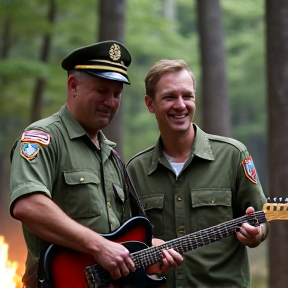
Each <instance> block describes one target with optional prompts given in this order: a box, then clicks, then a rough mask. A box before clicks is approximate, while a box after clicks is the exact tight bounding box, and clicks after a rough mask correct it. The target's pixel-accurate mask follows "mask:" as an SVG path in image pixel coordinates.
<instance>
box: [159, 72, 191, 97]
mask: <svg viewBox="0 0 288 288" xmlns="http://www.w3.org/2000/svg"><path fill="white" fill-rule="evenodd" d="M179 90H185V91H190V92H191V93H195V92H194V83H193V79H192V77H191V75H190V73H189V72H188V71H187V70H181V71H175V72H167V73H165V74H164V75H163V76H162V77H161V78H160V80H159V81H158V83H157V84H156V86H155V91H156V93H160V94H164V93H168V92H171V91H179Z"/></svg>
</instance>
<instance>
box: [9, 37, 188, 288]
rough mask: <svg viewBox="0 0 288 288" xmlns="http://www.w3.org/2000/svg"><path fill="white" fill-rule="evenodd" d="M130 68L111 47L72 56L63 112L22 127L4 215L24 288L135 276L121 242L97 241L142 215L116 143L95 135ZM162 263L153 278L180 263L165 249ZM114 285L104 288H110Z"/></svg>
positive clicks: (117, 47)
mask: <svg viewBox="0 0 288 288" xmlns="http://www.w3.org/2000/svg"><path fill="white" fill-rule="evenodd" d="M130 62H131V56H130V53H129V52H128V50H127V49H126V48H125V47H124V46H123V45H122V44H121V43H119V42H116V41H104V42H100V43H96V44H92V45H89V46H85V47H81V48H79V49H76V50H75V51H73V52H72V53H71V54H69V55H68V56H67V57H66V58H65V59H64V60H63V61H62V67H63V69H65V70H66V71H68V79H67V91H68V92H67V101H66V104H65V105H64V106H62V107H61V109H60V110H59V111H58V112H57V113H55V114H54V115H52V116H50V117H48V118H45V119H42V120H39V121H37V122H35V123H33V124H31V125H29V126H28V127H27V128H26V129H25V131H24V132H23V133H22V136H21V137H20V138H19V139H17V141H16V142H15V144H14V147H13V149H12V151H11V161H12V164H11V178H10V189H11V202H10V211H11V215H12V216H13V217H14V218H16V219H18V220H20V221H21V222H22V224H23V233H24V237H25V241H26V245H27V249H28V255H27V261H26V272H25V275H24V277H23V282H24V286H25V287H27V288H38V285H40V283H39V282H41V281H43V277H44V278H47V277H48V278H49V276H50V278H51V274H54V278H52V279H48V280H47V279H45V280H46V282H47V281H49V285H51V282H53V283H54V285H55V287H57V288H67V287H69V288H73V287H77V288H78V287H88V286H86V285H88V280H89V281H91V282H93V285H95V287H98V284H99V285H100V284H101V287H104V284H103V283H101V281H100V283H97V281H98V282H99V279H98V278H101V277H100V276H101V275H102V274H101V275H99V274H100V273H99V274H96V276H94V274H92V276H91V275H90V276H89V275H88V276H87V275H85V273H84V268H86V266H91V265H92V264H95V263H97V264H99V265H100V266H101V267H102V268H104V270H106V272H107V271H108V272H109V273H110V276H111V278H112V279H111V280H115V279H119V278H121V279H122V280H123V279H124V280H123V281H124V284H125V283H128V282H126V280H125V279H126V278H123V276H127V275H128V274H130V273H131V272H134V271H135V269H136V268H139V267H136V265H135V263H134V258H133V260H132V257H131V255H130V251H129V249H128V248H126V247H125V246H124V245H121V244H120V243H118V242H123V239H125V237H124V236H123V235H121V237H120V238H119V240H118V238H117V237H116V239H115V241H111V240H110V239H111V238H107V237H104V236H103V235H105V234H106V235H110V236H111V234H113V232H114V231H115V230H117V229H118V228H119V227H120V226H121V225H122V224H123V223H126V222H127V221H128V220H129V219H130V218H131V217H132V216H138V215H140V216H141V215H142V216H143V215H144V213H142V212H143V211H142V207H141V204H140V202H139V201H138V198H137V195H136V193H135V191H131V190H128V188H127V187H129V181H128V183H127V180H126V177H125V166H124V165H123V164H122V162H121V159H120V158H119V156H118V155H117V154H116V152H115V151H114V149H113V147H114V146H115V143H112V142H110V141H109V140H107V139H106V138H105V136H104V134H103V133H102V132H101V129H103V128H104V127H106V126H107V125H108V124H109V123H110V121H111V120H112V118H113V117H114V115H115V113H116V112H117V110H118V108H119V105H120V100H121V95H122V93H123V84H130V80H129V78H128V74H127V67H128V66H129V65H130ZM144 216H145V215H144ZM144 219H146V218H144ZM129 223H130V222H129ZM149 228H150V226H148V229H149ZM148 232H149V231H148ZM112 236H113V235H112ZM121 239H122V240H121ZM112 240H113V237H112ZM117 240H118V241H117ZM131 240H133V239H131ZM150 240H151V239H150ZM150 242H151V241H150ZM51 243H53V244H56V246H52V247H58V248H54V250H51V251H54V252H53V253H52V252H51V253H50V254H48V255H52V256H49V257H48V256H45V257H44V260H45V261H46V262H45V265H44V268H43V263H42V261H40V260H39V258H40V259H42V251H45V249H47V247H51V246H50V244H51ZM59 247H63V249H61V248H59ZM64 247H65V249H64ZM67 248H69V249H67ZM55 249H56V250H55ZM57 249H58V250H57ZM48 251H50V248H49V249H48ZM55 251H57V253H56V256H55V255H54V254H55ZM58 252H59V253H58ZM45 255H46V254H45ZM88 256H89V257H88ZM51 257H52V258H51ZM162 257H163V261H162V262H161V261H159V263H158V264H157V265H156V266H157V267H158V268H157V267H155V269H156V270H155V271H157V273H162V272H165V271H167V270H168V269H169V267H170V265H172V266H176V265H178V264H179V263H180V262H181V261H182V260H183V258H182V256H181V255H180V254H178V253H177V252H175V251H174V250H172V249H168V250H164V251H162ZM51 259H52V260H53V261H52V260H51ZM86 259H88V260H87V261H86ZM160 262H161V263H160ZM55 263H58V265H57V266H54V264H55ZM59 263H60V264H59ZM47 265H48V268H47ZM49 265H51V266H52V268H51V267H50V266H49ZM55 265H56V264H55ZM67 266H68V267H71V270H70V271H69V270H68V268H67ZM78 267H79V269H78ZM72 268H73V269H72ZM144 268H145V267H144ZM43 269H44V272H43ZM47 269H48V270H47ZM157 269H158V270H157ZM67 270H68V271H67ZM89 271H93V269H92V270H89ZM55 273H56V274H57V277H55ZM145 276H146V275H145ZM52 277H53V276H52ZM86 277H87V279H86ZM86 280H87V282H86ZM127 281H128V280H127ZM46 282H45V285H48V283H46ZM113 283H114V282H113V281H112V283H108V284H107V285H106V284H105V285H106V286H107V287H108V286H109V285H110V284H111V285H110V286H109V287H114V286H113V285H114V284H113ZM41 285H44V283H43V282H42V284H41ZM96 285H97V286H96ZM106 286H105V287H106ZM41 287H42V286H41ZM45 287H46V286H45ZM49 287H50V286H49ZM89 287H90V286H89ZM93 287H94V286H93ZM143 287H144V286H143Z"/></svg>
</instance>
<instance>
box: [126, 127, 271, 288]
mask: <svg viewBox="0 0 288 288" xmlns="http://www.w3.org/2000/svg"><path fill="white" fill-rule="evenodd" d="M193 127H194V130H195V132H196V135H195V139H194V144H193V149H192V151H191V155H190V157H189V159H188V160H187V161H186V162H185V164H184V166H183V168H182V170H181V172H180V174H179V175H178V177H176V175H175V173H174V171H173V169H172V167H171V165H170V163H169V162H168V160H167V159H166V158H165V157H164V155H163V152H162V151H163V148H162V147H163V144H162V140H161V138H160V139H159V140H158V142H157V143H156V145H155V146H153V147H151V148H149V149H147V150H145V151H142V152H140V153H138V154H137V155H135V156H134V157H132V159H131V160H130V161H129V162H128V164H127V168H128V171H129V173H130V176H131V177H132V181H133V183H134V185H135V188H136V191H137V192H138V194H140V199H141V200H142V203H143V205H144V207H145V211H146V213H147V217H148V219H149V220H150V221H151V223H152V225H154V229H153V236H154V237H156V238H161V239H163V240H165V241H168V240H171V239H175V238H177V237H181V236H184V235H187V234H189V233H192V232H195V231H198V230H202V229H205V228H208V227H211V226H215V225H217V224H220V223H223V222H225V221H229V220H231V219H233V218H237V217H240V216H243V215H244V214H245V210H246V208H247V207H249V206H253V207H254V208H255V210H262V207H263V204H264V203H265V202H266V200H265V195H264V194H263V191H262V188H261V185H260V183H259V179H258V177H257V174H256V175H255V174H254V175H252V174H253V173H252V172H251V173H250V172H249V171H247V169H245V165H243V163H242V161H244V160H245V159H247V157H249V153H248V152H247V149H246V147H245V146H244V145H243V144H242V143H240V142H238V141H236V140H234V139H230V138H225V137H221V136H216V135H209V134H206V133H204V132H203V131H202V130H201V129H200V128H199V127H197V126H196V125H195V124H193ZM248 159H249V158H248ZM252 168H253V167H252ZM252 170H253V169H252ZM253 171H254V172H256V170H253ZM245 172H246V174H247V175H248V176H249V177H250V178H251V179H252V180H253V181H254V182H256V184H255V183H253V181H251V180H250V179H249V177H248V176H247V175H246V174H245ZM249 173H250V174H251V175H250V174H249ZM253 177H254V178H253ZM249 283H250V272H249V263H248V256H247V250H246V246H244V245H243V244H241V243H240V242H239V241H238V239H237V238H236V235H232V236H230V237H227V238H223V239H222V240H220V241H217V242H214V243H212V244H209V245H207V246H202V247H200V248H198V249H194V250H192V251H189V252H187V253H185V254H184V262H183V263H182V264H181V265H180V266H179V267H178V268H176V269H175V270H172V271H170V272H169V273H168V274H167V282H166V284H164V285H163V286H161V288H162V287H169V288H171V287H173V288H174V287H177V288H179V287H186V288H194V287H195V288H196V287H197V288H205V287H209V288H210V287H221V288H222V287H241V288H244V287H248V286H249Z"/></svg>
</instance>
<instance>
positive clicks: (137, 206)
mask: <svg viewBox="0 0 288 288" xmlns="http://www.w3.org/2000/svg"><path fill="white" fill-rule="evenodd" d="M112 151H113V154H114V156H115V158H116V159H117V160H118V161H119V163H120V166H121V168H122V171H123V176H124V177H123V178H124V179H123V180H124V185H125V190H126V191H128V193H129V200H130V207H131V213H132V216H143V217H145V218H147V215H146V213H145V210H144V207H143V204H142V203H141V201H140V199H139V196H138V194H137V192H136V189H135V187H134V185H133V183H132V180H131V178H130V176H129V173H128V171H127V168H126V166H125V164H124V162H123V160H122V158H121V156H120V155H119V153H118V152H117V151H116V150H115V149H113V150H112Z"/></svg>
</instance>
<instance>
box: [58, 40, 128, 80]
mask: <svg viewBox="0 0 288 288" xmlns="http://www.w3.org/2000/svg"><path fill="white" fill-rule="evenodd" d="M130 63H131V56H130V53H129V51H128V50H127V49H126V48H125V46H124V45H123V44H121V43H119V42H117V41H113V40H109V41H103V42H99V43H95V44H92V45H88V46H84V47H80V48H78V49H76V50H74V51H73V52H71V53H70V54H69V55H68V56H67V57H66V58H65V59H64V60H63V61H62V64H61V66H62V68H63V69H65V70H67V71H69V70H72V69H77V70H82V71H84V72H86V73H88V74H91V75H92V76H98V77H102V78H106V79H109V80H115V81H120V82H123V83H126V84H130V80H129V78H128V73H127V67H128V66H129V65H130Z"/></svg>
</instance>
